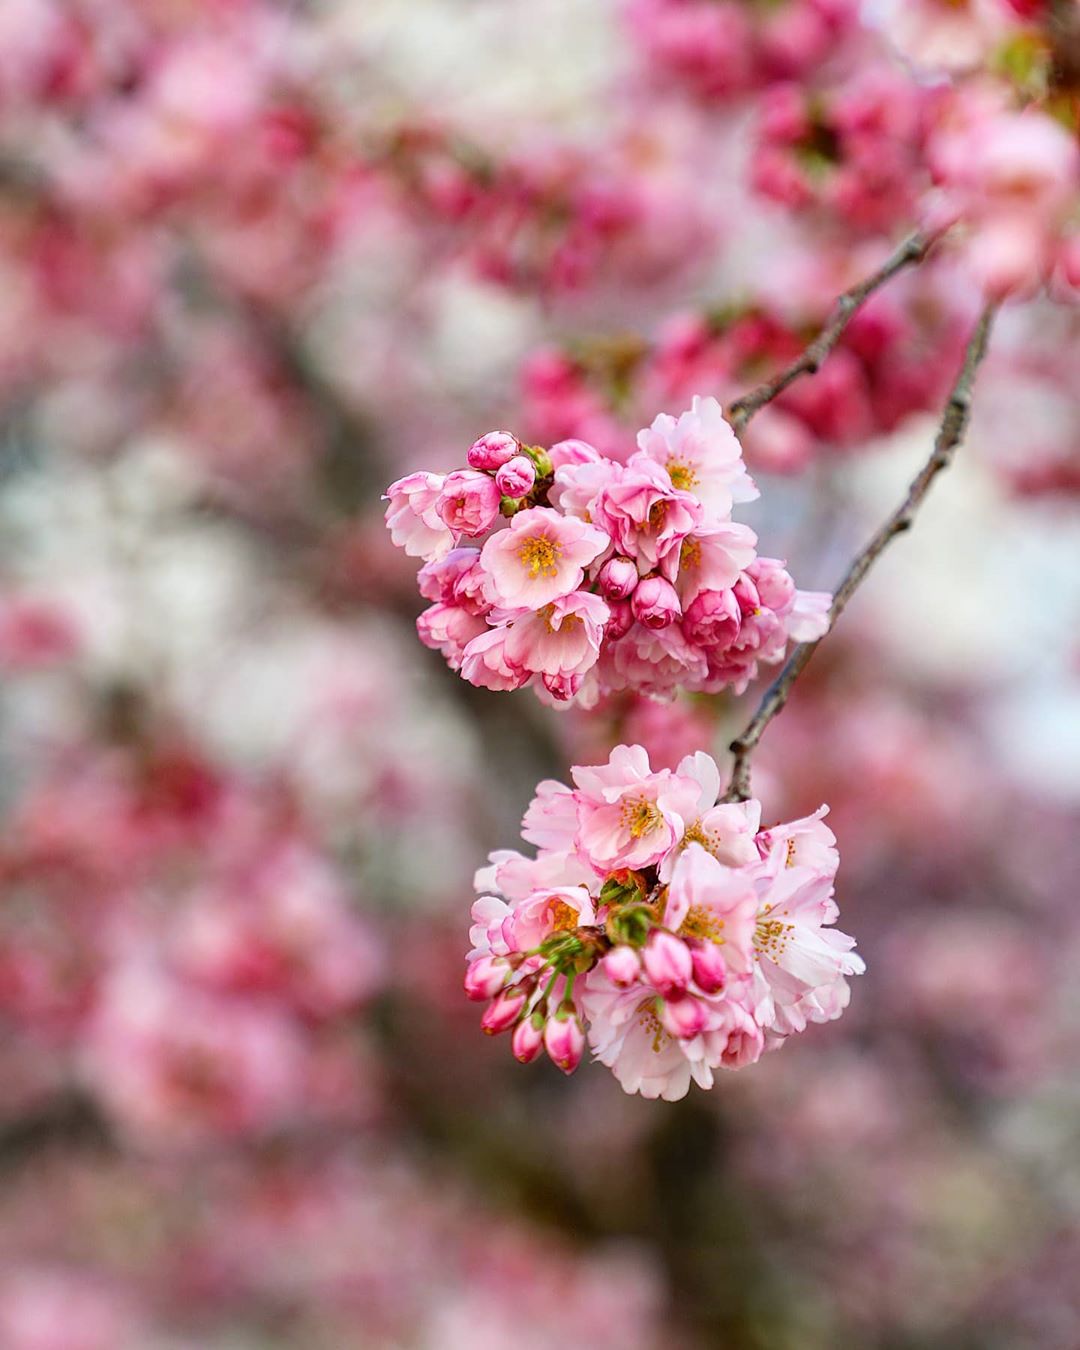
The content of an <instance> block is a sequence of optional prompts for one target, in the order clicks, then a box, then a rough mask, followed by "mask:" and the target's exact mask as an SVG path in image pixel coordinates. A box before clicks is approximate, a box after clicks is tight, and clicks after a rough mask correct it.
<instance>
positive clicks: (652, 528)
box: [590, 455, 702, 579]
mask: <svg viewBox="0 0 1080 1350" xmlns="http://www.w3.org/2000/svg"><path fill="white" fill-rule="evenodd" d="M635 460H636V461H637V462H636V463H634V464H628V465H626V466H625V467H624V468H623V469H622V470H621V471H620V473H619V475H618V477H609V478H608V481H607V482H606V483H605V484H604V486H603V487H602V488H601V489H600V492H599V493H598V494H597V496H596V497H595V498H594V499H593V501H592V504H591V509H590V515H591V516H592V518H593V519H594V520H595V521H596V522H597V524H599V525H600V526H601V527H602V528H603V529H604V530H605V531H606V532H607V533H608V535H610V537H611V540H612V542H613V543H614V545H615V547H616V548H617V549H618V551H619V552H620V553H621V554H624V555H625V556H626V557H628V558H633V559H634V560H635V561H636V562H637V566H638V571H639V572H640V573H641V574H642V576H644V575H645V574H646V573H648V572H652V571H655V570H656V569H657V568H660V569H661V570H662V571H663V572H664V575H665V576H667V577H668V578H669V579H670V578H671V577H673V576H675V574H676V573H677V571H678V567H679V551H680V547H681V545H682V541H683V540H684V539H685V538H686V536H687V535H688V534H690V533H692V531H694V530H696V529H697V527H698V526H699V525H700V524H701V523H702V511H701V506H700V504H699V502H698V501H697V499H696V498H695V497H692V496H691V495H690V493H688V492H683V491H681V490H679V489H676V488H675V487H674V486H673V485H672V482H671V479H670V478H669V477H668V473H667V470H666V469H664V468H662V467H661V466H660V465H659V464H657V463H655V462H654V461H653V460H652V459H650V458H648V457H647V456H644V455H640V456H635Z"/></svg>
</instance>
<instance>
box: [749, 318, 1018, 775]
mask: <svg viewBox="0 0 1080 1350" xmlns="http://www.w3.org/2000/svg"><path fill="white" fill-rule="evenodd" d="M993 318H994V307H993V306H992V305H990V306H987V308H986V309H985V310H984V311H983V314H982V317H981V318H980V320H979V322H978V324H977V325H976V328H975V331H974V333H973V334H972V335H971V339H970V341H969V342H968V345H967V350H966V352H965V353H964V361H963V364H962V366H961V367H960V373H959V375H958V376H957V377H956V383H955V384H954V385H953V388H952V393H951V394H950V395H949V401H948V402H947V403H946V405H945V411H944V413H943V414H942V418H941V424H940V426H939V427H938V433H937V436H936V438H935V440H934V449H933V451H932V453H931V455H930V458H929V459H928V460H927V461H926V463H925V464H924V465H923V467H922V468H921V469H920V470H919V472H918V474H916V476H915V478H914V479H913V480H912V483H911V486H910V487H909V488H908V492H907V496H906V497H905V498H904V501H903V502H902V503H901V504H900V506H898V507H897V509H896V510H895V511H894V512H893V514H892V515H891V516H890V517H889V518H888V520H886V521H885V523H884V524H883V525H882V526H881V528H880V529H879V530H878V531H877V533H876V534H875V535H874V536H873V538H872V539H871V540H870V541H869V543H868V544H867V545H866V547H865V548H864V549H863V550H862V552H861V553H859V554H858V556H857V557H856V558H855V561H854V562H853V563H852V564H851V566H850V568H849V569H848V572H847V575H846V576H845V577H844V579H843V581H842V582H841V583H840V585H839V586H838V587H837V590H836V594H835V595H834V596H833V600H832V604H831V605H830V606H829V626H828V628H827V629H826V630H825V633H824V634H822V637H820V638H815V639H814V641H813V642H801V643H799V645H798V646H797V647H796V648H795V649H794V650H793V651H792V653H791V655H790V656H789V657H788V659H787V663H786V664H785V666H784V668H783V670H782V671H781V672H780V674H779V675H778V676H777V677H776V679H775V680H774V681H773V683H772V684H771V685H770V686H769V688H768V689H767V690H766V691H765V694H764V695H763V697H762V700H761V703H760V704H759V705H758V709H757V712H755V713H754V715H753V717H752V718H751V719H750V721H749V723H748V724H747V727H746V730H745V731H744V732H743V733H742V735H741V736H739V737H738V738H737V739H736V740H734V741H732V742H731V746H730V749H731V752H732V754H733V755H734V757H735V758H734V762H733V764H732V768H731V780H730V782H729V784H728V790H727V792H726V793H725V794H724V801H729V802H731V801H736V802H740V801H745V800H746V799H747V797H749V795H750V757H751V755H752V754H753V753H754V749H755V748H756V746H757V744H758V742H759V741H760V740H761V737H762V735H763V733H764V731H765V728H766V727H767V726H768V725H769V723H770V722H771V721H772V719H773V718H774V717H775V716H776V714H777V713H778V712H780V711H781V710H782V709H783V707H784V705H785V703H787V701H788V696H789V695H790V693H791V689H792V686H793V685H794V683H795V681H796V680H797V679H798V678H799V676H800V674H801V673H802V671H803V670H804V669H805V667H806V664H807V662H808V661H809V660H810V658H811V656H813V654H814V652H815V650H816V649H817V646H818V643H819V642H821V641H822V640H823V639H824V637H826V636H827V635H828V634H829V633H831V632H832V630H833V626H834V625H835V623H836V620H837V619H838V618H839V617H840V615H841V614H842V613H843V612H844V609H845V607H846V606H847V603H848V601H849V600H850V599H851V597H852V596H853V595H854V594H855V592H856V591H857V590H858V588H859V586H860V585H861V584H862V581H863V578H864V577H865V576H866V574H867V572H869V570H870V568H871V567H872V566H873V565H874V563H875V562H876V561H877V559H878V558H879V557H880V556H881V554H882V553H884V551H885V549H886V548H887V547H888V545H889V544H890V543H891V542H892V540H893V539H895V538H896V536H897V535H898V534H903V533H904V531H905V530H909V529H910V528H911V526H912V524H913V522H914V520H915V514H916V512H917V511H918V510H919V507H920V506H921V505H922V503H923V499H924V498H925V497H926V494H927V493H928V492H929V490H930V485H931V484H932V483H933V481H934V479H935V478H936V477H937V476H938V474H939V473H941V471H942V470H943V469H947V468H948V467H949V465H950V464H951V463H952V460H953V456H954V455H955V453H956V450H957V447H958V446H959V445H960V443H961V441H962V440H963V438H964V432H965V430H966V429H967V424H968V416H969V413H970V410H971V396H972V389H973V386H974V383H975V372H976V371H977V370H978V368H979V363H980V362H981V361H982V359H983V357H984V356H985V355H986V347H987V343H988V341H989V336H990V326H991V324H992V322H993Z"/></svg>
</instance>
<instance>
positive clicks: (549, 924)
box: [503, 886, 596, 952]
mask: <svg viewBox="0 0 1080 1350" xmlns="http://www.w3.org/2000/svg"><path fill="white" fill-rule="evenodd" d="M595 918H596V915H595V913H594V910H593V903H592V897H591V896H590V895H589V892H588V891H587V890H586V889H585V887H584V886H567V887H564V888H563V889H561V890H541V891H536V892H534V893H533V894H532V895H529V896H527V897H526V898H525V899H524V900H520V901H517V902H515V903H514V904H512V905H511V907H510V914H509V917H508V919H507V921H506V923H505V924H504V927H503V931H504V934H505V936H506V937H507V940H508V941H510V942H511V948H510V950H511V951H518V952H527V951H529V950H530V949H531V948H533V947H536V946H539V944H540V943H541V942H543V940H544V938H546V937H549V936H550V935H551V934H552V933H554V932H556V931H564V930H567V929H571V928H577V927H579V926H580V925H582V924H591V923H593V922H594V920H595Z"/></svg>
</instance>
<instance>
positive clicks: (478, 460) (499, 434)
mask: <svg viewBox="0 0 1080 1350" xmlns="http://www.w3.org/2000/svg"><path fill="white" fill-rule="evenodd" d="M520 451H521V442H520V441H519V440H518V438H517V437H516V436H514V435H512V434H511V433H510V432H509V431H489V432H488V434H487V435H486V436H481V437H480V439H479V440H478V441H473V443H472V445H470V446H469V453H468V455H466V459H467V460H468V461H469V464H470V466H471V467H472V468H474V469H484V470H486V471H487V472H488V473H494V471H495V470H496V469H501V468H502V466H503V465H504V464H509V462H510V461H511V460H512V459H513V458H514V457H515V455H517V454H519V453H520ZM507 495H508V496H512V495H513V494H512V493H509V494H507Z"/></svg>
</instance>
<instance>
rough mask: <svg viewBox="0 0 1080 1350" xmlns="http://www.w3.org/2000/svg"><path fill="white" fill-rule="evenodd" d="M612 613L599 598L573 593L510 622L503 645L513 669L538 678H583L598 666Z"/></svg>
mask: <svg viewBox="0 0 1080 1350" xmlns="http://www.w3.org/2000/svg"><path fill="white" fill-rule="evenodd" d="M608 617H609V610H608V607H607V604H606V603H605V602H604V601H603V600H601V599H600V597H599V596H598V595H592V594H590V593H589V592H588V591H573V592H572V593H571V594H570V595H563V596H559V598H558V599H556V600H553V601H552V602H551V603H550V604H549V605H545V606H544V607H543V609H540V610H537V611H536V612H532V611H529V610H527V611H526V612H525V613H524V614H521V615H519V616H517V617H516V618H513V619H511V620H510V622H509V624H508V625H507V628H506V639H505V643H504V648H503V650H504V655H505V659H506V660H507V661H508V663H509V664H510V665H511V666H512V667H520V668H522V669H523V670H528V671H532V672H534V673H535V674H538V675H551V676H566V675H584V674H585V672H586V671H587V670H588V669H589V668H590V667H592V666H594V665H595V664H596V661H597V658H598V657H599V655H600V642H601V639H602V638H603V633H604V625H605V624H606V623H607V621H608Z"/></svg>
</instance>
